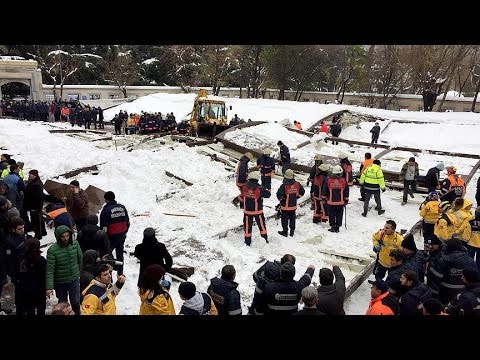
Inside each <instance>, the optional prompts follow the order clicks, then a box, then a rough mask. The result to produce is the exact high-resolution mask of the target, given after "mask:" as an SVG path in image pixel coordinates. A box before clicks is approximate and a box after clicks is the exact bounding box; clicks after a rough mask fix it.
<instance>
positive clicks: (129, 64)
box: [104, 49, 140, 98]
mask: <svg viewBox="0 0 480 360" xmlns="http://www.w3.org/2000/svg"><path fill="white" fill-rule="evenodd" d="M104 65H105V81H107V82H109V83H111V84H115V85H116V86H118V88H119V89H120V90H121V91H122V93H123V97H125V98H127V97H128V96H127V86H128V85H133V84H134V83H135V82H136V81H138V80H139V78H140V75H139V73H140V67H139V65H138V64H137V63H136V62H134V61H133V60H132V58H131V55H130V53H129V52H128V51H127V52H122V51H121V49H113V51H112V53H111V54H109V56H108V57H107V58H106V59H105V62H104Z"/></svg>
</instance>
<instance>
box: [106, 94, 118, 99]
mask: <svg viewBox="0 0 480 360" xmlns="http://www.w3.org/2000/svg"><path fill="white" fill-rule="evenodd" d="M119 97H120V96H119V95H118V94H110V95H108V98H109V99H118V98H119Z"/></svg>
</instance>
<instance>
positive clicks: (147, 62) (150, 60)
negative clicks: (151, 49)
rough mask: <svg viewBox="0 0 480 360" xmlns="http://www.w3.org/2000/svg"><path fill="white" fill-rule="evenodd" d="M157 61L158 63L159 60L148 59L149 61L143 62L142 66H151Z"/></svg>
mask: <svg viewBox="0 0 480 360" xmlns="http://www.w3.org/2000/svg"><path fill="white" fill-rule="evenodd" d="M156 61H158V59H157V58H151V59H147V60H144V61H142V64H145V65H150V64H153V63H154V62H156Z"/></svg>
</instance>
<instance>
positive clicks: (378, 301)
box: [365, 280, 400, 315]
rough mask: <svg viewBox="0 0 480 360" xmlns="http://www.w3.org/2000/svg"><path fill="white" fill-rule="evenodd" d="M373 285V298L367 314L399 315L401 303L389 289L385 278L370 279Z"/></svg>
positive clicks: (371, 289) (371, 291)
mask: <svg viewBox="0 0 480 360" xmlns="http://www.w3.org/2000/svg"><path fill="white" fill-rule="evenodd" d="M368 282H369V284H371V285H372V287H371V288H370V295H371V297H372V299H371V300H370V304H369V305H368V309H367V312H366V313H365V315H398V313H399V312H400V304H399V303H398V300H397V298H396V297H395V296H393V295H392V294H390V292H389V291H388V285H387V283H386V282H385V281H383V280H368Z"/></svg>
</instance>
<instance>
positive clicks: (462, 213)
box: [453, 198, 475, 241]
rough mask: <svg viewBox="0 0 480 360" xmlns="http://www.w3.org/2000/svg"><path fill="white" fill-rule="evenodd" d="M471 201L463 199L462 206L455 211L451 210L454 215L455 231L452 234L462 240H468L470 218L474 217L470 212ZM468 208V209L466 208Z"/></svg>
mask: <svg viewBox="0 0 480 360" xmlns="http://www.w3.org/2000/svg"><path fill="white" fill-rule="evenodd" d="M472 205H473V204H472V202H471V201H470V200H468V199H465V198H464V199H463V207H462V208H461V209H459V210H457V211H454V212H453V215H454V216H455V218H456V220H455V232H454V233H453V236H454V237H455V238H456V239H460V240H463V241H468V240H469V239H470V236H471V232H472V231H471V227H470V220H473V219H475V216H474V215H473V214H472V211H471V208H472ZM467 208H468V209H467Z"/></svg>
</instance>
